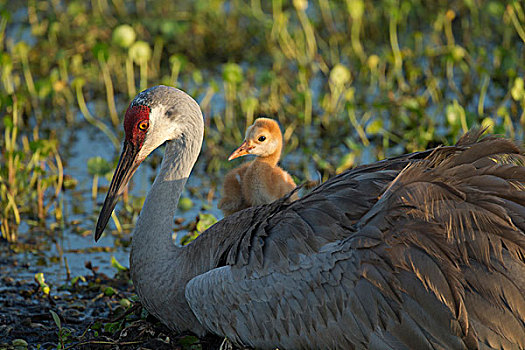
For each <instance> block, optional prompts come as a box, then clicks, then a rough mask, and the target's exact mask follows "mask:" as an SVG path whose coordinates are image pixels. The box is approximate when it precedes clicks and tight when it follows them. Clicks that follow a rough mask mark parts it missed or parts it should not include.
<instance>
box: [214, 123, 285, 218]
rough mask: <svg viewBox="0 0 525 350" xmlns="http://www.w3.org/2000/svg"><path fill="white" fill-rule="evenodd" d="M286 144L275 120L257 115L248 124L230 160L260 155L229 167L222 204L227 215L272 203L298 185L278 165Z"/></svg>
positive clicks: (225, 178)
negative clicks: (252, 121) (251, 123)
mask: <svg viewBox="0 0 525 350" xmlns="http://www.w3.org/2000/svg"><path fill="white" fill-rule="evenodd" d="M282 147H283V135H282V133H281V129H280V128H279V124H277V122H276V121H275V120H273V119H269V118H257V119H256V120H255V123H253V125H251V126H250V127H248V129H247V130H246V137H245V138H244V142H243V143H242V144H241V145H240V146H239V148H237V149H236V150H235V151H234V152H233V153H232V154H231V156H230V157H229V158H228V160H232V159H235V158H238V157H242V156H245V155H255V156H257V158H255V160H254V161H252V162H246V163H244V164H242V165H241V166H239V167H237V168H235V169H233V170H231V171H229V172H228V173H227V174H226V176H225V177H224V183H223V195H222V198H221V200H220V202H219V205H218V207H219V209H221V210H222V212H223V213H224V215H231V214H233V213H235V212H237V211H239V210H242V209H246V208H248V207H252V206H254V205H261V204H270V203H271V202H273V201H275V200H277V199H279V198H281V197H283V196H284V195H285V194H287V193H289V192H290V191H292V190H293V189H294V188H295V182H294V180H293V179H292V177H291V176H290V174H288V173H287V172H286V171H284V170H283V169H281V168H280V167H279V166H278V165H277V163H278V162H279V159H280V158H281V150H282ZM294 199H295V198H294Z"/></svg>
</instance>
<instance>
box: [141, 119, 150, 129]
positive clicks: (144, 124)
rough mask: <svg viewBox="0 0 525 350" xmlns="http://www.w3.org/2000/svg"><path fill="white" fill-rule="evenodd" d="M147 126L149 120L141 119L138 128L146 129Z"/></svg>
mask: <svg viewBox="0 0 525 350" xmlns="http://www.w3.org/2000/svg"><path fill="white" fill-rule="evenodd" d="M148 127H149V122H148V121H147V120H143V121H141V122H140V123H139V129H140V130H147V129H148Z"/></svg>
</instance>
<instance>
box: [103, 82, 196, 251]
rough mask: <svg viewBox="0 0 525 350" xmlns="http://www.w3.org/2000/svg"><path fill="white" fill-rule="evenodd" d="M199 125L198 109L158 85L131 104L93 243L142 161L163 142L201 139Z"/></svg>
mask: <svg viewBox="0 0 525 350" xmlns="http://www.w3.org/2000/svg"><path fill="white" fill-rule="evenodd" d="M203 125H204V123H203V117H202V112H201V109H200V107H199V105H198V104H197V102H195V100H194V99H193V98H191V97H190V96H189V95H187V94H186V93H184V92H183V91H181V90H179V89H176V88H173V87H168V86H163V85H159V86H155V87H152V88H149V89H147V90H144V91H142V92H141V93H139V94H138V95H137V96H136V97H135V98H134V99H133V101H131V103H130V105H129V107H128V109H127V111H126V114H125V116H124V131H125V139H124V144H123V146H122V153H121V155H120V159H119V162H118V165H117V168H116V170H115V173H114V175H113V179H112V180H111V184H110V186H109V190H108V193H107V195H106V199H105V200H104V205H103V206H102V210H101V211H100V216H99V218H98V222H97V226H96V229H95V241H98V239H99V238H100V236H101V235H102V232H103V231H104V229H105V227H106V225H107V223H108V221H109V218H110V216H111V213H112V212H113V209H114V208H115V205H116V204H117V201H118V198H119V196H120V195H121V194H122V192H123V191H124V189H125V188H126V185H127V184H128V183H129V180H130V179H131V177H132V176H133V174H134V173H135V171H136V170H137V168H138V166H139V165H140V164H141V163H142V162H143V161H144V159H146V157H147V156H148V155H149V154H150V153H151V152H153V150H155V149H156V148H157V147H159V146H160V145H162V144H163V143H164V142H166V141H170V140H175V139H181V140H182V141H184V137H185V136H184V135H185V134H188V133H191V134H195V133H197V134H199V136H200V138H201V139H202V130H203ZM197 152H198V150H197Z"/></svg>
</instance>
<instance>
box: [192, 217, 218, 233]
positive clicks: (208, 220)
mask: <svg viewBox="0 0 525 350" xmlns="http://www.w3.org/2000/svg"><path fill="white" fill-rule="evenodd" d="M216 222H217V218H216V217H215V216H213V214H207V213H206V214H199V220H198V221H197V231H198V232H199V233H201V232H204V231H206V230H207V229H208V227H210V226H211V225H213V224H214V223H216Z"/></svg>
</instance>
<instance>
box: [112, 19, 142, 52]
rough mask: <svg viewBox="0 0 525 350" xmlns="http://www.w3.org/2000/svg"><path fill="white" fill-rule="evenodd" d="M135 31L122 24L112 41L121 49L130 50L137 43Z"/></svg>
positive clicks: (114, 32)
mask: <svg viewBox="0 0 525 350" xmlns="http://www.w3.org/2000/svg"><path fill="white" fill-rule="evenodd" d="M136 37H137V34H135V30H134V29H133V27H131V26H130V25H128V24H121V25H119V26H118V27H117V28H115V30H113V36H112V41H113V43H115V44H117V45H118V46H120V47H123V48H128V47H130V46H131V44H133V43H134V42H135V38H136Z"/></svg>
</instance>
